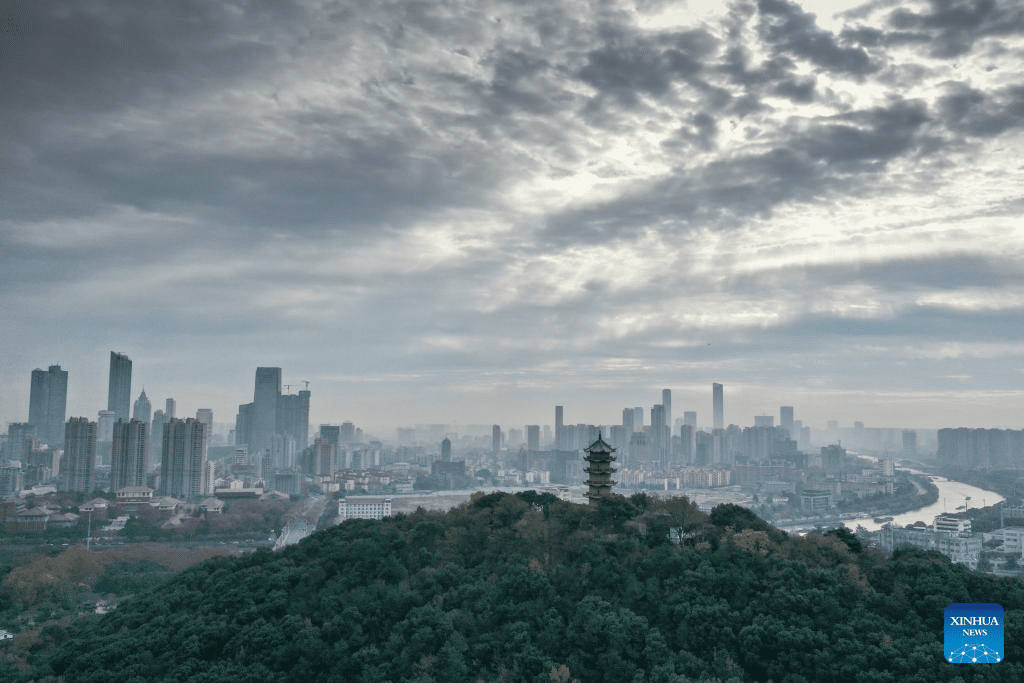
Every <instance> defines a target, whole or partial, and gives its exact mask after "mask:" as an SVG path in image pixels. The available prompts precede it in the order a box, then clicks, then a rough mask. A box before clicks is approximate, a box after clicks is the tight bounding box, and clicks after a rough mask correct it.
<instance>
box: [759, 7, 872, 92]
mask: <svg viewBox="0 0 1024 683" xmlns="http://www.w3.org/2000/svg"><path fill="white" fill-rule="evenodd" d="M757 8H758V11H759V12H760V14H761V21H760V22H759V24H758V30H759V32H760V33H761V37H762V38H763V39H764V41H765V42H766V43H768V44H770V45H772V46H773V47H774V49H775V50H776V51H777V52H778V53H788V54H791V55H793V56H795V57H799V58H803V59H807V60H809V61H810V62H811V63H813V64H814V65H816V66H818V67H821V68H822V69H824V70H826V71H831V72H836V73H845V74H850V75H860V76H863V75H866V74H869V73H872V72H874V71H877V70H878V66H877V65H876V64H874V63H872V61H871V59H870V58H869V56H868V53H867V52H866V51H865V50H864V49H862V48H859V47H842V46H840V45H839V43H838V42H837V41H836V38H835V36H834V35H833V34H832V33H831V32H829V31H825V30H823V29H821V28H818V26H817V24H816V23H815V18H814V15H813V14H808V13H807V12H804V11H803V9H802V8H801V7H800V6H799V5H798V4H796V3H793V2H787V1H786V0H758V3H757Z"/></svg>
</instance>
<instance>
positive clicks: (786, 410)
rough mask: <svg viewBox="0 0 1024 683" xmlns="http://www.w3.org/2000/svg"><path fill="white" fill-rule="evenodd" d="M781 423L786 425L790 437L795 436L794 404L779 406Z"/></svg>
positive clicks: (783, 425)
mask: <svg viewBox="0 0 1024 683" xmlns="http://www.w3.org/2000/svg"><path fill="white" fill-rule="evenodd" d="M779 425H780V426H782V427H784V428H785V430H786V433H787V434H789V438H791V439H793V438H795V437H794V436H793V433H794V432H793V406H779Z"/></svg>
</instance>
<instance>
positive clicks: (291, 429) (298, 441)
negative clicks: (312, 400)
mask: <svg viewBox="0 0 1024 683" xmlns="http://www.w3.org/2000/svg"><path fill="white" fill-rule="evenodd" d="M309 395H310V394H309V390H308V389H306V390H303V391H300V392H299V393H297V394H282V395H280V396H279V397H278V399H277V421H276V426H275V429H276V433H277V434H280V435H281V436H282V437H284V439H285V441H286V442H288V441H294V442H295V448H296V450H299V451H301V450H302V449H303V448H305V447H306V446H308V445H309Z"/></svg>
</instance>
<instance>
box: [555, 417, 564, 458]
mask: <svg viewBox="0 0 1024 683" xmlns="http://www.w3.org/2000/svg"><path fill="white" fill-rule="evenodd" d="M562 410H563V409H562V406H555V450H563V449H564V448H565V443H564V441H565V436H564V433H563V432H564V431H565V423H564V422H563V420H564V419H565V416H564V414H563V412H562Z"/></svg>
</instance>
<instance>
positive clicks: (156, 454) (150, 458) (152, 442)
mask: <svg viewBox="0 0 1024 683" xmlns="http://www.w3.org/2000/svg"><path fill="white" fill-rule="evenodd" d="M166 428H167V415H166V414H165V413H164V411H162V410H158V411H156V412H155V413H153V424H152V426H151V427H150V428H149V438H148V439H147V441H148V442H149V453H148V454H147V455H146V471H147V472H149V471H152V470H153V469H154V468H156V465H157V463H159V462H160V457H161V454H162V452H163V447H164V429H166Z"/></svg>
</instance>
